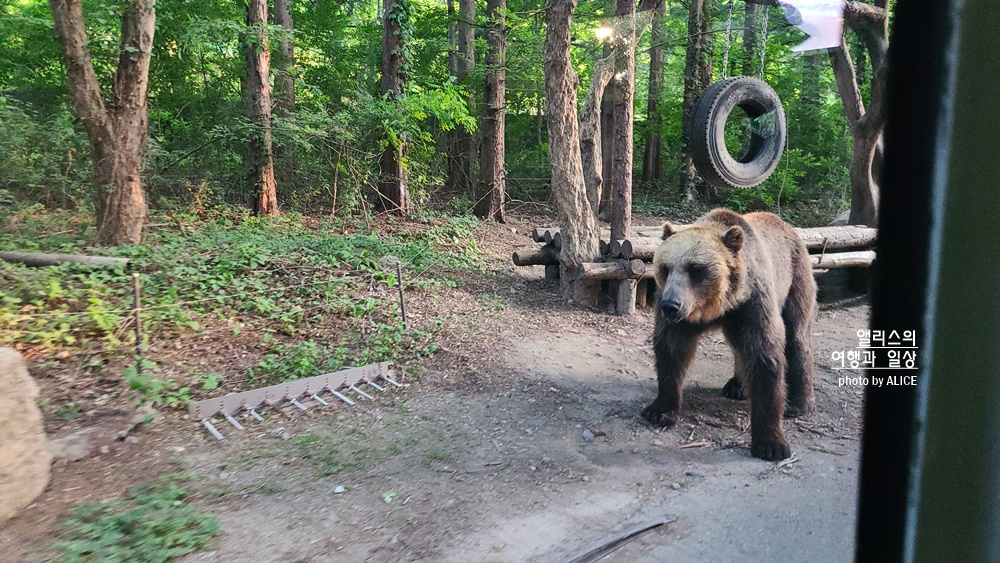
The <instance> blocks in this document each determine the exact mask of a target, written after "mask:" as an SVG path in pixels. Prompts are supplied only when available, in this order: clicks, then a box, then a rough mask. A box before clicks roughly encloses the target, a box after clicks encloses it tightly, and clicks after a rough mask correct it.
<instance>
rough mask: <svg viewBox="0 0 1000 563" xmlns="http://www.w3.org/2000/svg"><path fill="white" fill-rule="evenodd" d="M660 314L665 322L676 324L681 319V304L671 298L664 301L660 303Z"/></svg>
mask: <svg viewBox="0 0 1000 563" xmlns="http://www.w3.org/2000/svg"><path fill="white" fill-rule="evenodd" d="M660 312H661V313H662V314H663V318H665V319H666V320H668V321H670V322H672V323H673V322H677V321H679V320H680V317H681V302H680V301H678V300H677V299H672V298H667V299H664V300H663V301H660Z"/></svg>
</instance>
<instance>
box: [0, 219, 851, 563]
mask: <svg viewBox="0 0 1000 563" xmlns="http://www.w3.org/2000/svg"><path fill="white" fill-rule="evenodd" d="M502 229H508V231H509V228H507V227H503V228H500V229H497V230H496V231H493V232H491V233H487V236H486V238H487V239H489V238H490V237H493V239H494V240H493V243H494V245H496V246H498V247H502V248H506V250H505V253H509V251H510V250H511V249H512V248H511V247H510V244H511V240H521V241H522V244H521V246H529V243H526V242H524V241H526V240H527V238H526V237H524V235H523V233H524V230H523V229H522V230H521V234H519V235H511V234H510V233H509V232H506V233H504V232H501V231H502ZM516 229H517V227H516V226H515V231H516ZM512 236H515V237H519V238H516V239H512ZM489 243H490V242H489V240H487V241H485V243H484V244H486V245H487V246H488V245H489ZM497 256H498V258H497V259H496V260H495V261H494V262H492V263H491V264H490V268H489V269H488V271H487V273H486V274H484V275H482V276H478V277H475V278H470V279H469V280H468V281H467V283H465V284H463V285H461V286H460V287H459V288H457V289H456V290H454V291H452V292H447V293H448V295H443V294H433V293H431V294H428V295H422V296H419V297H417V298H415V299H414V302H413V305H412V307H413V315H414V319H415V322H419V319H420V317H421V315H425V316H430V315H432V313H433V312H434V311H441V310H448V311H450V312H451V314H450V316H449V317H448V321H447V322H446V323H445V328H444V329H443V332H442V334H441V341H442V343H443V344H444V349H443V350H442V351H441V352H439V353H438V354H436V355H435V356H434V357H433V358H432V359H431V360H430V361H429V363H428V366H427V367H428V371H427V372H426V373H424V374H423V375H421V376H420V377H418V378H410V379H409V380H408V381H407V383H408V384H409V385H408V387H407V388H405V389H402V390H396V391H391V392H388V393H385V394H381V395H379V396H378V397H377V400H376V401H375V402H371V403H365V404H359V405H358V406H357V407H355V408H350V407H346V406H344V405H339V404H338V405H331V406H330V407H326V408H319V407H318V406H316V407H315V408H310V409H309V410H308V411H307V412H305V413H301V414H292V415H291V416H290V417H283V416H273V417H271V418H270V419H269V420H268V421H266V422H264V423H252V424H251V423H249V422H248V423H246V424H247V430H246V431H243V432H237V431H235V430H233V429H232V428H229V427H223V425H221V424H220V425H219V427H220V429H221V430H222V431H223V432H224V433H225V434H226V436H227V440H226V441H225V442H222V443H219V442H216V441H215V440H214V439H212V438H211V437H210V436H208V434H207V433H205V432H204V431H203V430H202V429H201V428H200V427H199V426H198V425H197V424H196V422H195V421H192V420H188V419H186V417H185V416H183V415H182V414H181V413H180V412H176V411H175V412H171V413H169V414H168V415H167V416H165V417H163V418H162V419H160V420H159V422H156V423H154V424H152V425H150V426H148V427H143V428H141V429H140V430H139V431H138V432H137V433H136V434H134V436H133V437H132V438H130V439H129V440H126V441H124V442H119V441H116V440H115V439H114V433H115V432H117V431H118V430H120V429H121V428H122V427H123V426H124V425H125V424H126V423H127V421H128V419H129V418H130V417H131V412H129V411H128V410H126V409H118V410H115V409H105V410H103V411H99V412H98V413H97V414H95V415H94V416H91V417H89V418H88V419H87V421H86V425H88V426H90V427H93V428H95V432H96V436H97V437H96V440H97V441H98V442H99V443H100V444H102V445H103V446H104V449H102V450H101V451H100V453H99V454H97V455H95V456H93V457H90V458H87V459H83V460H81V461H78V462H75V463H72V464H66V463H60V464H57V465H56V466H54V468H53V481H52V484H51V485H50V487H49V489H48V491H47V492H46V493H45V494H44V495H43V496H42V497H41V498H40V499H39V500H38V501H37V502H36V503H35V504H34V505H32V506H31V507H29V508H28V509H27V510H25V511H24V513H22V515H20V516H18V517H17V518H16V519H14V520H12V521H11V522H10V523H8V525H7V526H6V527H5V528H4V529H2V530H0V552H3V553H6V554H8V555H7V556H5V557H4V559H5V560H11V561H15V560H16V561H39V560H45V559H46V558H47V557H48V554H47V553H46V551H45V550H46V547H47V546H48V545H49V542H51V540H52V538H53V535H52V530H53V525H54V524H55V523H56V521H57V520H58V519H59V518H60V517H61V516H62V515H63V514H65V509H66V508H68V507H69V506H72V505H75V504H78V503H80V502H83V501H85V500H97V499H105V498H115V497H116V496H118V495H120V494H121V493H122V492H123V491H124V490H125V489H126V488H127V486H129V485H130V484H133V483H136V482H141V481H142V480H148V479H149V478H152V477H153V476H155V475H156V474H161V473H171V472H178V471H192V472H194V473H196V474H197V475H198V479H197V480H195V481H193V482H192V483H191V484H190V486H191V487H193V489H194V491H195V493H196V495H195V502H196V503H197V504H199V505H200V506H202V507H204V508H205V509H207V510H209V511H211V512H213V513H215V514H217V515H218V516H219V518H220V521H221V529H222V535H221V536H220V537H219V538H218V541H217V547H216V549H215V550H213V551H210V552H203V553H199V554H195V555H193V556H190V557H188V558H187V559H186V561H189V562H214V561H238V560H252V561H297V562H298V561H301V562H304V561H392V562H396V561H455V562H467V561H557V560H565V559H566V558H567V557H569V556H571V555H573V554H574V553H577V552H579V551H580V550H581V549H584V548H586V547H589V546H591V545H592V544H594V543H595V542H599V541H600V540H601V539H603V538H605V537H607V536H609V535H611V534H614V533H615V532H617V531H620V530H622V529H625V528H628V527H630V526H632V525H635V524H637V523H641V522H645V521H648V520H651V519H654V518H660V517H665V518H667V519H668V520H670V523H669V524H666V525H664V526H661V527H659V528H657V529H655V530H652V531H650V532H647V533H645V534H643V535H641V536H639V537H638V538H636V539H634V540H632V541H630V542H628V543H627V544H626V545H625V546H624V547H622V548H620V549H618V550H616V551H615V552H614V553H613V554H612V555H610V556H609V557H608V559H607V560H609V561H671V562H676V561H815V562H826V561H830V562H834V561H850V560H852V556H853V534H854V523H855V503H856V492H857V484H856V479H857V472H858V459H859V457H858V456H859V445H860V444H859V434H860V422H861V421H860V412H861V403H862V393H861V389H860V388H856V387H846V386H844V387H841V386H838V382H837V377H838V375H842V374H843V373H844V372H839V371H835V370H833V369H832V362H831V360H830V357H831V353H832V352H833V351H837V350H845V349H850V348H853V347H854V346H856V345H857V338H856V332H857V330H858V329H860V328H863V327H866V326H867V324H868V308H867V306H866V305H864V304H863V303H840V304H837V305H827V306H823V307H822V308H821V311H820V313H819V318H818V320H817V323H816V326H815V330H814V342H815V345H816V367H815V376H816V385H815V386H816V399H817V409H816V412H815V413H814V414H812V415H810V416H808V417H805V418H803V419H798V420H789V421H786V422H785V430H786V433H787V435H788V439H789V442H790V444H791V446H792V451H793V454H794V457H793V458H792V460H791V461H786V462H785V463H783V464H774V463H769V462H764V461H760V460H756V459H753V458H751V457H750V455H749V431H748V425H749V410H748V405H747V404H746V402H739V401H732V400H729V399H725V398H723V397H722V396H721V393H720V390H721V387H722V385H723V384H724V383H725V382H726V380H727V379H728V378H729V377H730V375H731V374H732V363H731V362H732V357H731V354H730V352H729V351H728V348H727V346H726V345H725V343H724V342H723V341H722V339H721V335H709V336H708V337H706V338H705V339H704V340H703V341H702V343H701V346H700V349H699V354H698V357H697V359H696V361H695V364H694V366H693V368H692V372H691V373H690V375H689V378H688V381H687V385H686V390H685V397H684V401H685V402H684V411H683V415H684V416H683V420H682V421H681V423H680V424H679V425H678V426H676V427H675V428H672V429H669V430H659V429H654V428H652V427H650V426H648V425H646V424H645V423H643V422H642V421H641V419H640V418H639V416H638V413H639V411H640V410H641V409H642V408H643V406H645V404H646V403H648V402H649V401H650V400H651V399H652V398H653V397H654V395H655V391H656V388H655V380H654V372H653V367H652V366H653V358H652V350H651V345H650V344H649V343H648V342H647V339H648V337H649V336H650V335H651V333H652V324H653V321H652V316H651V314H650V313H649V312H648V311H647V312H640V313H639V314H638V315H636V316H635V317H633V318H630V319H623V318H618V317H614V316H611V315H607V314H606V313H604V312H601V311H587V310H581V309H579V308H574V307H572V306H570V305H567V304H565V303H563V302H562V301H561V299H560V298H559V297H558V288H557V287H556V286H555V285H554V284H553V282H549V281H546V280H544V279H543V277H542V272H541V267H532V268H514V267H513V266H511V265H509V254H506V256H507V257H506V261H507V263H505V262H504V257H503V256H502V255H501V254H497ZM409 306H410V304H409V303H408V307H409ZM442 308H445V309H442ZM848 373H849V372H848ZM69 430H70V429H69V428H65V429H62V428H61V429H60V430H59V432H58V433H59V434H65V433H68V432H69ZM338 487H343V492H339V493H338V492H336V491H337V490H339V489H338ZM7 557H10V559H7Z"/></svg>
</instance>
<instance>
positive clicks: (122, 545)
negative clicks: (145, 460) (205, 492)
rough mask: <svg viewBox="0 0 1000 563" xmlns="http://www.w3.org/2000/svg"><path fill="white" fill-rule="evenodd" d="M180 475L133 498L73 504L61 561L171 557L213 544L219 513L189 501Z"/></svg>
mask: <svg viewBox="0 0 1000 563" xmlns="http://www.w3.org/2000/svg"><path fill="white" fill-rule="evenodd" d="M183 480H184V477H183V476H180V475H168V476H164V477H161V478H160V479H158V480H156V481H154V482H152V483H147V484H144V485H138V486H136V487H133V488H132V489H130V490H129V493H128V499H127V500H125V501H115V502H88V503H85V504H82V505H80V506H77V507H76V508H73V509H71V510H70V512H69V518H68V519H67V520H66V521H65V522H63V523H62V527H63V528H64V530H65V532H64V534H63V538H62V541H60V542H59V543H58V544H56V546H55V550H56V552H57V553H58V558H57V561H60V562H63V563H75V562H78V561H143V562H149V563H158V562H166V561H171V560H173V559H176V558H178V557H181V556H184V555H188V554H190V553H194V552H196V551H200V550H203V549H207V548H209V547H211V541H212V538H214V537H215V536H216V535H218V533H219V523H218V520H216V519H215V518H214V517H212V516H209V515H206V514H204V513H203V512H201V511H200V510H199V509H198V508H196V507H195V506H193V505H191V504H189V503H188V498H189V496H188V493H187V492H186V491H185V490H184V489H182V488H181V487H180V486H179V483H180V482H181V481H183Z"/></svg>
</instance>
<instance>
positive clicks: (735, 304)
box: [642, 209, 816, 460]
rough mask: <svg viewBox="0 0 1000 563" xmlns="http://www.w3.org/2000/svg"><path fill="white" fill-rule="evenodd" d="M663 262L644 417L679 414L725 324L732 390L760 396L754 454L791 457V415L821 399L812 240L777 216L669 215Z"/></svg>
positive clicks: (754, 416)
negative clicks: (690, 381)
mask: <svg viewBox="0 0 1000 563" xmlns="http://www.w3.org/2000/svg"><path fill="white" fill-rule="evenodd" d="M653 268H654V274H655V276H656V283H657V286H658V289H659V293H660V302H659V307H657V311H656V328H655V333H654V335H653V347H654V351H655V355H656V375H657V381H658V383H659V393H658V395H657V397H656V400H655V401H653V402H652V404H650V405H649V406H648V407H646V409H645V410H643V411H642V416H643V417H644V418H645V419H646V420H648V421H649V422H651V423H653V424H660V425H665V426H671V425H673V424H675V423H676V422H677V420H678V416H679V414H680V410H681V387H682V385H683V383H684V375H685V372H686V371H687V369H688V366H689V365H690V364H691V360H692V359H693V358H694V353H695V350H696V349H697V346H698V338H699V337H700V336H701V335H702V334H703V333H705V332H706V331H708V330H710V329H714V328H721V329H722V332H723V334H724V335H725V337H726V340H728V341H729V344H730V346H732V348H733V355H734V356H735V359H736V361H735V370H734V371H735V376H734V377H733V378H732V379H730V381H729V382H728V383H727V384H726V386H725V387H724V388H723V394H724V395H726V396H727V397H730V398H734V399H742V398H743V391H744V389H745V390H746V394H747V395H748V396H749V398H750V436H751V437H750V454H751V455H752V456H754V457H758V458H761V459H767V460H779V459H785V458H787V457H789V456H790V455H791V450H790V449H789V447H788V442H787V441H786V440H785V436H784V432H783V431H782V428H781V420H782V415H784V416H788V417H793V416H800V415H804V414H807V413H809V412H811V411H812V409H813V408H814V406H815V399H814V398H813V387H812V361H813V359H812V323H813V316H814V313H815V307H816V284H815V282H814V281H813V275H812V266H811V264H810V262H809V252H808V250H807V249H806V246H805V244H804V243H803V242H802V240H801V239H800V238H799V237H798V235H796V234H795V231H794V230H792V228H791V227H790V226H788V224H787V223H785V222H784V221H782V220H781V219H780V218H779V217H778V216H776V215H774V214H771V213H748V214H746V215H740V214H738V213H735V212H733V211H730V210H728V209H715V210H713V211H711V212H709V213H708V214H706V215H705V216H703V217H702V218H700V219H698V220H697V221H696V222H695V223H693V224H691V225H686V226H677V225H672V224H670V223H666V224H665V225H664V226H663V242H662V243H660V246H659V247H658V248H657V250H656V253H655V255H654V256H653ZM786 386H787V392H786ZM786 395H787V400H786Z"/></svg>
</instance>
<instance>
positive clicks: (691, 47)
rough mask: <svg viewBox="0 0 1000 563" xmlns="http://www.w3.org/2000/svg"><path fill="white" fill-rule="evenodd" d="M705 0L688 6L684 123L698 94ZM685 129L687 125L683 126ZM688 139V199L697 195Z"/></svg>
mask: <svg viewBox="0 0 1000 563" xmlns="http://www.w3.org/2000/svg"><path fill="white" fill-rule="evenodd" d="M704 7H705V2H704V0H691V3H690V5H689V6H688V25H687V32H688V37H687V50H686V53H685V54H686V57H685V62H684V101H683V103H682V104H681V108H682V110H683V112H684V117H683V119H684V123H685V125H686V124H687V123H688V122H689V121H690V119H691V111H692V110H693V109H694V102H695V99H696V98H697V96H698V92H699V89H698V87H699V86H700V85H701V77H700V75H699V71H700V69H701V66H700V64H699V63H700V60H701V59H700V56H701V49H702V47H701V41H702V34H701V28H702V25H701V20H702V12H703V11H704ZM684 130H685V131H687V127H685V128H684ZM687 143H688V139H686V138H685V139H684V144H685V148H684V161H683V172H682V180H683V184H684V193H685V194H686V195H687V199H688V200H694V199H696V198H697V197H698V189H697V186H696V184H695V178H696V174H695V169H694V159H693V158H692V156H691V149H690V148H688V147H687V146H686V145H687Z"/></svg>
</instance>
